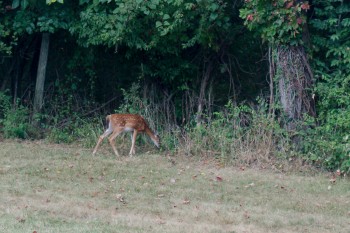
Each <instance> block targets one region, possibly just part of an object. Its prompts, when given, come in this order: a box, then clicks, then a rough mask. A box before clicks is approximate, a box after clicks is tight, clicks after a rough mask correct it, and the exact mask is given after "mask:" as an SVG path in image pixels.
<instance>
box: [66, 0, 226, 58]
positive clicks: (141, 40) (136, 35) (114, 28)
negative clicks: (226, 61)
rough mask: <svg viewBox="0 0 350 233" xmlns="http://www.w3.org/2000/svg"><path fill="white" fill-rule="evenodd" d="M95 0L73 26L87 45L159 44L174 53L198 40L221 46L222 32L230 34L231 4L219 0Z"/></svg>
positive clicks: (145, 47)
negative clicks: (229, 9)
mask: <svg viewBox="0 0 350 233" xmlns="http://www.w3.org/2000/svg"><path fill="white" fill-rule="evenodd" d="M86 2H89V1H84V3H86ZM90 2H91V1H90ZM93 2H94V3H93V4H91V5H90V6H88V7H87V8H86V9H85V10H84V11H82V12H81V14H80V21H79V23H77V24H75V26H74V27H72V28H71V29H70V31H71V32H72V33H73V34H77V35H78V36H79V38H80V41H81V43H83V44H84V45H100V44H104V45H107V46H116V45H126V46H127V47H129V48H135V49H140V50H146V51H148V50H150V49H152V48H157V49H158V50H159V51H162V52H163V53H172V54H177V53H178V51H179V50H181V49H182V48H188V47H191V46H193V45H194V44H196V43H200V44H203V45H205V46H208V47H210V48H213V49H218V45H217V44H216V43H217V42H218V41H217V40H218V38H217V36H218V35H219V32H220V31H221V33H220V34H221V35H222V36H224V35H225V34H226V35H227V34H228V33H229V29H230V27H231V22H230V18H229V16H228V14H227V13H226V12H227V11H228V4H227V3H226V2H217V1H216V0H206V1H183V0H151V1H121V0H115V1H102V0H101V1H93ZM223 32H226V33H223Z"/></svg>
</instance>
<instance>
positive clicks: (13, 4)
mask: <svg viewBox="0 0 350 233" xmlns="http://www.w3.org/2000/svg"><path fill="white" fill-rule="evenodd" d="M17 7H19V0H13V2H12V8H13V9H14V8H17Z"/></svg>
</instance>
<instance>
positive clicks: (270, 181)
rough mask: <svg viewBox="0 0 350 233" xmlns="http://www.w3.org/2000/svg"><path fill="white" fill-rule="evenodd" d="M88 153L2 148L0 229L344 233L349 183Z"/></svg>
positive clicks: (10, 144) (22, 145)
mask: <svg viewBox="0 0 350 233" xmlns="http://www.w3.org/2000/svg"><path fill="white" fill-rule="evenodd" d="M91 151H92V150H88V149H84V148H82V147H79V146H67V145H53V144H46V143H43V142H26V141H24V142H16V141H3V142H0V232H29V233H32V232H37V233H42V232H317V233H319V232H332V233H334V232H350V180H349V179H348V178H341V179H340V178H338V179H337V180H336V182H334V183H331V182H330V177H329V174H326V173H320V174H318V175H307V174H305V173H303V174H296V173H294V174H283V173H278V172H273V171H268V170H261V169H239V168H235V167H225V168H222V167H220V166H218V165H217V164H216V163H215V161H214V160H204V159H202V160H201V159H198V158H187V157H168V156H165V155H159V154H155V153H157V151H150V152H147V151H144V150H143V151H142V149H141V148H137V151H136V153H137V154H136V156H134V157H133V158H129V157H127V156H122V157H120V158H115V156H114V155H113V153H112V151H111V149H110V148H109V147H108V145H107V144H106V143H105V144H103V146H102V148H101V150H100V151H98V153H97V154H98V155H97V156H95V157H93V156H92V155H91ZM120 152H122V150H121V151H120ZM125 152H127V151H126V150H125V151H123V153H125Z"/></svg>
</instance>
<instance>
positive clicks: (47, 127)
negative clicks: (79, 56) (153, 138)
mask: <svg viewBox="0 0 350 233" xmlns="http://www.w3.org/2000/svg"><path fill="white" fill-rule="evenodd" d="M139 88H140V86H139V85H138V84H135V85H133V86H132V87H131V88H130V90H123V92H124V102H123V104H122V105H121V106H120V108H119V109H117V110H116V111H115V112H119V113H122V112H123V113H125V112H129V113H137V114H140V115H142V116H144V117H145V119H147V121H148V123H149V125H150V127H151V128H152V129H154V130H155V131H157V132H158V133H159V135H160V137H161V145H162V151H163V152H164V153H166V154H168V155H169V154H170V155H186V156H200V157H204V158H215V159H219V160H220V161H221V162H222V163H225V164H236V165H238V164H239V165H242V164H243V165H245V166H250V165H258V166H263V167H266V166H274V167H275V166H276V164H278V163H280V162H281V161H282V162H283V163H288V162H290V161H293V160H295V159H298V160H303V161H304V162H307V163H309V164H314V165H315V166H316V167H319V168H326V169H330V170H335V169H341V171H342V172H344V173H347V172H348V171H349V170H348V169H349V167H350V164H349V159H348V158H347V157H346V156H344V155H347V153H348V152H349V144H348V141H349V139H348V138H344V144H341V145H337V144H335V142H334V141H329V142H328V143H326V141H325V139H326V138H330V137H333V138H334V135H333V136H331V135H329V136H326V135H323V134H322V132H323V131H324V130H325V128H324V127H325V126H323V125H322V126H316V124H315V122H313V121H311V120H310V121H309V122H308V121H305V122H302V123H300V127H299V128H300V130H299V131H297V132H290V131H287V130H285V129H283V127H282V126H281V125H282V123H281V121H282V120H281V117H277V116H276V114H275V115H272V114H271V113H270V111H269V108H268V105H267V104H266V103H265V101H264V100H263V99H259V100H258V101H257V104H256V105H254V106H249V105H247V104H238V105H235V104H234V103H232V102H228V103H227V104H226V105H225V106H224V107H223V108H221V109H220V110H218V111H215V112H211V113H207V116H206V117H204V118H203V119H204V120H203V121H202V122H200V123H198V122H196V121H195V118H193V120H190V121H188V122H186V124H183V125H179V124H175V123H174V121H172V120H171V117H169V112H167V111H166V110H165V109H164V108H163V107H162V106H164V105H163V104H161V103H159V102H158V103H157V102H156V101H155V100H154V99H153V101H154V102H152V101H150V99H152V98H148V99H143V98H141V97H140V96H139V95H138V94H137V93H139ZM55 106H56V107H57V105H55ZM59 107H60V108H62V109H59V110H56V112H60V113H64V112H67V111H66V110H67V109H65V108H67V105H62V106H59ZM167 107H168V106H167ZM84 115H86V114H84V113H83V112H81V113H79V112H78V111H72V112H71V113H68V112H67V113H66V114H61V115H55V116H53V115H45V114H42V115H40V116H36V117H35V118H34V117H33V116H31V115H30V108H29V107H28V106H24V105H23V104H21V103H20V102H16V103H15V104H12V103H11V100H10V97H9V96H7V95H6V94H5V93H1V94H0V117H1V120H0V123H1V133H2V134H3V136H4V137H5V138H22V139H38V138H44V139H45V140H48V141H49V142H54V143H76V142H78V143H79V144H81V145H82V146H84V147H87V148H93V146H94V145H95V143H96V140H97V138H98V136H99V135H100V134H101V133H102V132H103V121H104V118H105V116H104V115H102V114H97V113H95V114H94V116H84ZM34 121H36V122H37V121H39V125H38V124H33V122H34ZM33 125H35V126H33ZM124 137H127V138H128V137H129V136H128V135H125V136H124ZM119 140H120V139H119ZM147 140H148V139H147V137H141V139H139V140H138V146H141V147H142V146H146V147H147V146H150V145H151V144H150V143H148V142H147ZM120 141H122V142H124V143H127V145H128V146H129V143H130V142H129V140H120ZM118 144H119V145H118V147H119V146H123V145H120V142H118ZM329 145H332V146H331V147H329Z"/></svg>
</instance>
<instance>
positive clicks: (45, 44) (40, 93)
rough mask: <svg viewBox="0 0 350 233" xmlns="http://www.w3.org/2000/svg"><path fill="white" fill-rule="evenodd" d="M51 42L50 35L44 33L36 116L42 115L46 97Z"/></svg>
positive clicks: (38, 77)
mask: <svg viewBox="0 0 350 233" xmlns="http://www.w3.org/2000/svg"><path fill="white" fill-rule="evenodd" d="M49 42H50V34H49V33H48V32H44V33H43V35H42V40H41V48H40V56H39V64H38V72H37V77H36V85H35V96H34V112H33V113H34V115H36V114H37V113H40V111H41V109H42V106H43V96H44V83H45V75H46V66H47V58H48V54H49Z"/></svg>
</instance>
